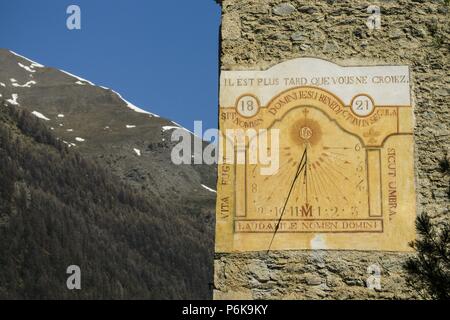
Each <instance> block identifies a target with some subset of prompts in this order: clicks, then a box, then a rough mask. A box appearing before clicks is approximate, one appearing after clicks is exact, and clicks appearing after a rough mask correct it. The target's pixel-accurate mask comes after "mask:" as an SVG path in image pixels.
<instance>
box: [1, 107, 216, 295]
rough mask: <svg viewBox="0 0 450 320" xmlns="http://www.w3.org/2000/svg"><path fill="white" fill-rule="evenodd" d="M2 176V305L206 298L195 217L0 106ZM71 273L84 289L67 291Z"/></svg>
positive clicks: (204, 253) (203, 253) (204, 252)
mask: <svg viewBox="0 0 450 320" xmlns="http://www.w3.org/2000/svg"><path fill="white" fill-rule="evenodd" d="M0 177H1V179H0V186H1V187H0V234H1V238H2V241H1V242H0V252H1V254H0V298H6V299H17V298H20V299H21V298H32V299H60V298H64V299H66V298H101V299H105V298H107V299H110V298H116V299H120V298H127V299H128V298H139V299H142V298H148V299H156V298H157V299H186V298H203V299H206V298H208V297H209V292H208V290H205V289H204V288H203V285H204V284H207V282H208V281H209V279H208V272H207V269H208V268H209V267H208V265H209V263H210V261H209V250H210V249H209V245H210V244H208V243H205V242H203V241H198V238H199V237H200V238H201V237H202V234H201V233H199V232H198V230H196V228H195V227H192V226H193V225H195V223H194V221H193V220H194V219H193V218H191V220H190V221H189V217H186V216H185V217H182V218H181V217H180V216H179V215H177V214H176V212H173V211H172V209H171V208H169V207H166V206H165V205H164V204H161V203H159V202H158V201H154V200H150V199H148V198H146V197H145V196H144V195H143V194H142V193H141V192H139V191H137V190H136V189H135V188H132V187H130V186H128V185H127V184H125V183H121V182H120V181H119V180H118V178H116V177H114V176H113V175H111V174H110V173H109V172H108V171H107V170H104V169H103V168H102V167H101V166H100V165H99V164H96V163H94V162H92V161H90V160H86V159H84V158H83V157H82V156H80V155H79V153H78V152H76V151H74V150H72V149H69V148H68V147H67V146H66V145H64V144H63V143H61V142H60V141H59V140H57V138H55V137H54V136H53V134H52V133H51V132H50V131H48V130H47V129H46V128H45V127H44V126H43V125H42V124H41V123H39V120H38V119H37V118H36V117H34V116H32V115H31V114H29V113H28V112H26V111H21V110H20V109H17V108H16V107H11V106H8V105H6V104H3V103H1V102H0ZM174 235H178V236H176V237H174ZM187 253H188V254H187ZM69 265H78V266H80V267H81V272H82V290H79V291H69V290H67V288H66V277H67V275H66V274H65V271H66V268H67V267H68V266H69Z"/></svg>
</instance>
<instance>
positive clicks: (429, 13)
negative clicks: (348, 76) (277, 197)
mask: <svg viewBox="0 0 450 320" xmlns="http://www.w3.org/2000/svg"><path fill="white" fill-rule="evenodd" d="M371 4H375V5H378V6H379V7H380V8H381V19H382V21H381V29H379V30H373V31H371V30H369V29H368V27H367V26H366V21H367V18H368V17H369V15H370V14H369V13H367V7H368V6H369V5H371ZM222 7H223V21H222V39H221V41H222V42H221V45H222V47H221V68H222V70H249V69H265V68H267V67H268V66H271V65H275V64H278V63H280V62H282V61H285V60H287V59H292V58H298V57H303V56H312V57H320V58H325V59H328V60H331V61H333V62H335V63H338V64H341V65H352V64H359V65H360V64H362V63H365V64H368V65H370V64H406V65H409V66H410V67H411V72H412V77H413V84H412V88H413V98H414V107H415V118H416V119H415V120H416V123H415V141H416V154H415V163H416V188H417V205H418V207H417V212H418V213H420V212H423V211H426V212H428V213H429V214H431V215H432V216H433V217H435V219H449V209H450V205H449V195H448V193H449V192H450V191H449V177H448V176H443V175H442V173H440V172H439V170H438V168H439V161H440V160H442V159H443V158H445V156H446V155H445V154H446V152H448V154H449V155H450V131H449V125H450V112H449V111H450V110H449V100H450V74H449V56H450V55H449V47H450V39H449V5H448V1H425V0H414V1H412V0H410V1H407V0H401V1H377V2H371V1H360V0H357V1H334V0H328V1H312V0H308V1H301V0H291V1H283V0H223V1H222ZM406 257H407V254H400V253H394V252H390V253H386V252H360V251H359V252H355V251H353V252H349V251H285V252H271V253H270V254H266V253H265V252H253V253H245V254H219V253H217V254H216V257H215V279H214V282H215V291H214V297H215V298H216V299H233V298H244V299H401V298H403V299H405V298H419V297H420V296H419V294H418V293H417V292H414V291H413V290H411V289H410V288H409V287H408V286H407V283H406V279H405V274H404V272H403V270H402V263H403V261H404V260H405V258H406ZM372 264H377V265H378V266H379V267H380V268H381V289H380V290H373V289H369V288H367V285H366V279H367V278H368V277H369V274H368V272H367V268H368V267H369V266H370V265H372Z"/></svg>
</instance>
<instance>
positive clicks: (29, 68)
mask: <svg viewBox="0 0 450 320" xmlns="http://www.w3.org/2000/svg"><path fill="white" fill-rule="evenodd" d="M17 64H18V65H19V67H21V68H22V69H25V70H26V71H28V72H31V73H35V72H36V70H34V68H36V67H38V66H37V65H35V64H33V63H32V64H31V65H30V66H26V65H24V64H22V63H20V62H18V63H17Z"/></svg>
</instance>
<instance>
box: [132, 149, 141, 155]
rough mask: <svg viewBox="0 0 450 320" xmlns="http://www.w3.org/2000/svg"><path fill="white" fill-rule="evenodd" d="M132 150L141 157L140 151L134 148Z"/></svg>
mask: <svg viewBox="0 0 450 320" xmlns="http://www.w3.org/2000/svg"><path fill="white" fill-rule="evenodd" d="M133 150H134V152H136V154H137V155H138V157H140V156H141V150H139V149H136V148H134V149H133Z"/></svg>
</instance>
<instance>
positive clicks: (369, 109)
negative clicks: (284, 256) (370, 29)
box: [216, 58, 415, 252]
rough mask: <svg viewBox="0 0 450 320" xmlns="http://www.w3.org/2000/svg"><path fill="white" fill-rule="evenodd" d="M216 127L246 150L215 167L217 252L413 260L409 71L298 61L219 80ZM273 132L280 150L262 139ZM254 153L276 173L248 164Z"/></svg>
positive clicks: (231, 149)
mask: <svg viewBox="0 0 450 320" xmlns="http://www.w3.org/2000/svg"><path fill="white" fill-rule="evenodd" d="M380 82H381V83H380ZM387 82H389V83H387ZM220 119H221V122H220V129H221V130H222V132H225V131H226V130H238V131H241V132H243V133H244V134H245V135H246V140H245V143H242V144H234V145H232V144H227V143H225V140H226V139H223V141H222V142H223V143H221V151H222V154H223V155H225V154H226V155H229V154H230V153H231V154H232V155H233V161H230V159H228V158H226V157H225V156H224V159H227V161H225V160H224V163H222V164H220V165H219V181H218V200H217V228H216V232H217V236H216V250H217V251H218V252H239V251H270V250H289V249H348V250H352V249H357V250H393V251H407V250H409V247H408V242H409V241H411V240H412V239H413V238H414V237H415V231H414V220H415V191H414V170H413V169H414V165H413V136H412V123H413V121H412V107H411V101H410V89H409V71H408V68H407V67H392V66H384V67H377V66H374V67H341V66H338V65H335V64H333V63H330V62H328V61H324V60H320V59H311V58H302V59H296V60H293V61H288V62H285V63H283V64H280V65H278V66H275V67H272V68H270V69H268V70H266V71H238V72H223V73H222V77H221V113H220ZM272 132H273V133H276V135H277V136H278V140H277V139H274V138H269V139H268V138H267V136H270V134H272ZM262 141H265V142H266V143H265V144H264V143H262ZM256 148H258V152H259V153H261V152H265V153H267V155H271V156H272V160H273V161H274V162H276V163H277V165H276V170H264V169H265V168H266V169H267V168H268V166H270V165H269V164H268V163H267V161H258V160H259V159H256V158H258V157H256V158H255V150H256ZM258 152H257V153H258ZM259 153H258V155H259ZM275 155H276V157H275ZM275 158H276V159H277V160H276V161H275V160H274V159H275ZM255 160H256V161H255ZM266 160H267V159H266Z"/></svg>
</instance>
